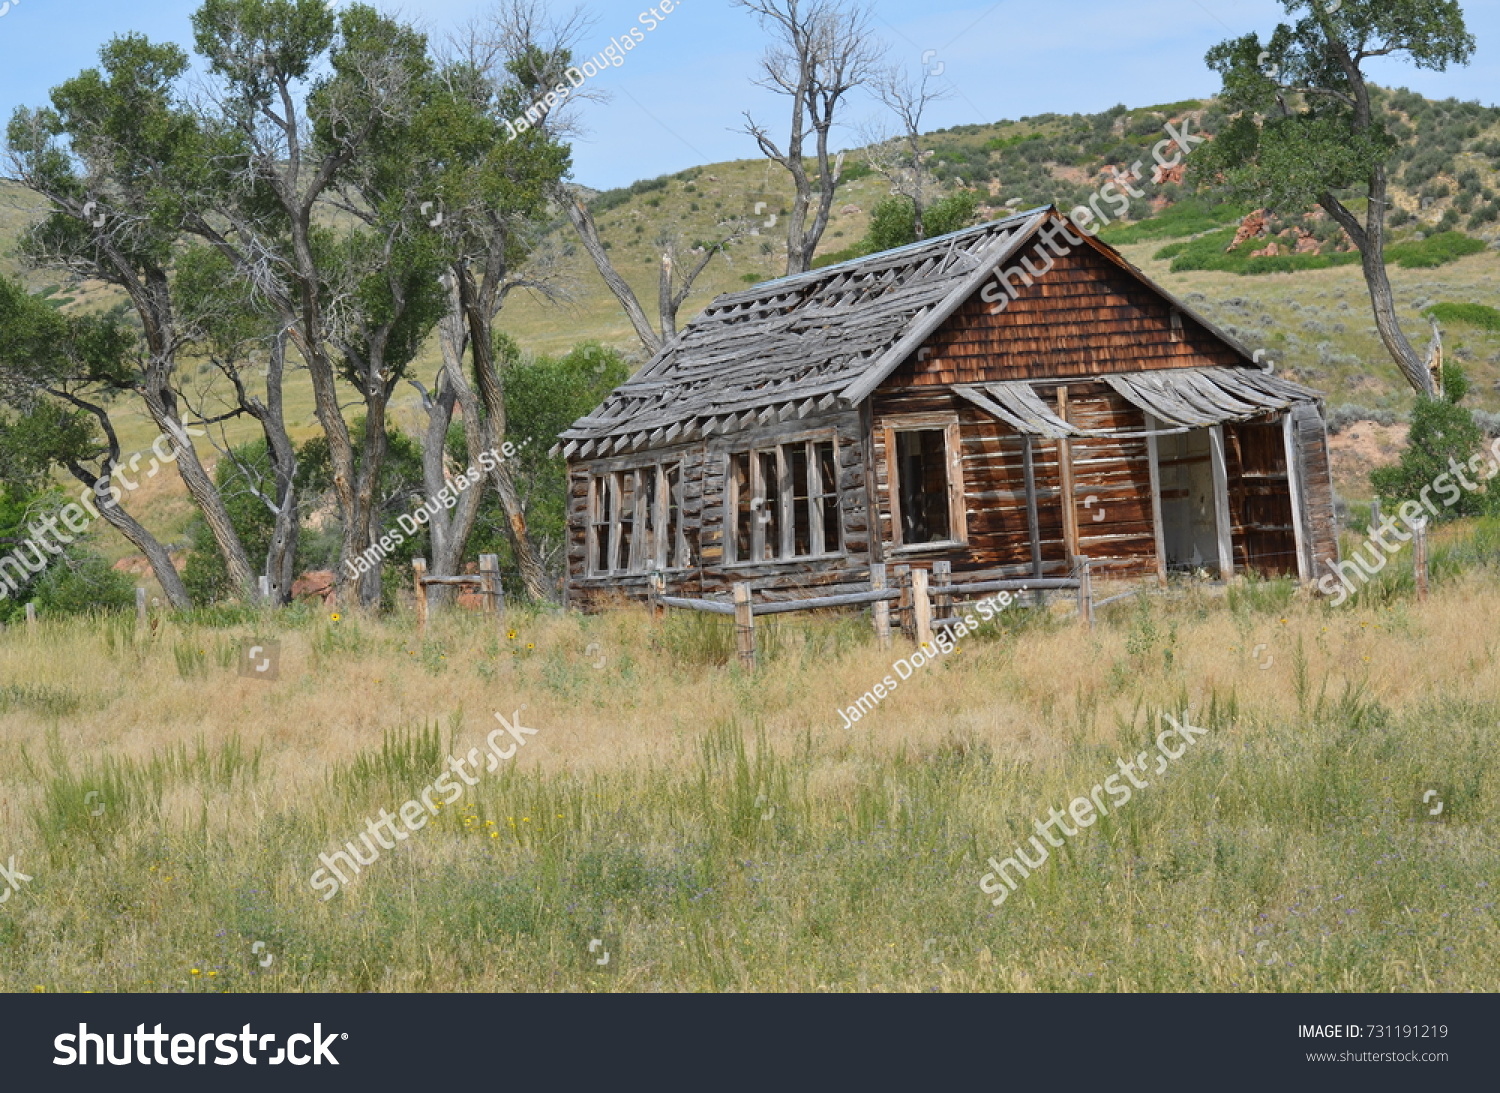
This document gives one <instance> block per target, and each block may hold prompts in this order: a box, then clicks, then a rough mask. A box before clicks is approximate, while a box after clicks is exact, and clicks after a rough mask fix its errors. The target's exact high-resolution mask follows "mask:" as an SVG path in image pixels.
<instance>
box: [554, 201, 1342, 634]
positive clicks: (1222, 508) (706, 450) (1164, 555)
mask: <svg viewBox="0 0 1500 1093" xmlns="http://www.w3.org/2000/svg"><path fill="white" fill-rule="evenodd" d="M560 444H561V447H562V451H563V453H564V455H565V456H566V459H567V464H568V475H569V483H570V510H569V512H570V515H569V526H570V542H569V552H568V594H569V598H570V600H571V601H572V602H574V603H579V604H586V603H587V602H589V601H590V600H593V599H596V598H597V597H598V596H599V594H601V593H606V592H624V593H626V594H629V595H639V594H643V593H644V592H645V591H646V590H647V588H648V581H649V577H650V575H651V574H653V573H660V574H662V575H664V577H665V579H666V584H667V587H668V590H669V591H670V592H672V593H673V594H677V595H692V596H703V595H713V594H717V593H723V592H725V591H726V590H727V589H728V587H729V586H730V585H731V584H734V583H737V582H745V583H748V584H750V585H752V586H753V587H755V588H757V589H762V590H765V593H766V594H767V595H768V596H771V597H773V598H774V597H777V596H778V595H780V594H787V595H796V594H800V595H810V594H822V593H828V592H837V591H842V590H846V589H844V588H840V586H847V587H848V588H850V589H852V588H853V587H856V586H860V587H862V586H864V585H865V582H867V581H868V579H869V566H870V564H871V563H872V562H885V563H901V562H905V563H909V564H910V565H912V566H914V567H930V565H931V564H932V563H933V562H936V561H938V560H946V561H948V562H949V563H951V566H952V569H953V572H954V574H955V576H958V575H960V574H963V573H965V572H971V571H985V573H986V574H987V575H991V576H1002V575H1003V576H1009V575H1015V576H1033V575H1035V576H1066V575H1067V574H1068V572H1069V570H1070V568H1071V564H1072V559H1073V558H1074V557H1076V556H1080V555H1082V556H1087V557H1089V558H1091V559H1095V560H1100V561H1103V560H1111V561H1113V562H1114V563H1117V565H1118V568H1117V569H1116V570H1114V572H1116V573H1119V574H1137V575H1151V574H1157V575H1160V576H1162V577H1165V575H1166V574H1167V573H1168V571H1170V570H1189V571H1194V572H1208V573H1211V574H1214V575H1217V576H1221V577H1229V576H1232V575H1234V574H1237V573H1244V572H1254V573H1258V574H1264V575H1291V576H1295V577H1300V578H1301V579H1302V580H1304V581H1305V580H1309V579H1314V578H1315V577H1317V576H1321V575H1322V574H1323V573H1326V572H1327V564H1328V562H1330V561H1333V560H1337V550H1338V546H1337V538H1336V529H1335V518H1334V502H1333V488H1332V482H1331V479H1330V475H1329V460H1328V450H1327V438H1326V431H1325V427H1324V422H1323V417H1322V403H1321V400H1320V397H1319V395H1318V393H1317V392H1315V391H1313V390H1310V389H1309V388H1306V387H1303V386H1299V385H1298V384H1295V383H1291V382H1288V381H1287V380H1285V379H1282V378H1280V377H1277V376H1276V375H1274V374H1272V373H1271V372H1270V371H1269V369H1267V368H1265V367H1263V366H1261V365H1260V364H1258V363H1257V362H1256V361H1255V360H1254V359H1253V358H1252V356H1251V355H1250V354H1249V353H1248V352H1247V351H1246V350H1245V349H1244V348H1243V347H1242V346H1240V345H1238V344H1236V342H1235V341H1234V340H1233V339H1232V338H1230V337H1228V336H1226V335H1225V334H1224V333H1223V332H1222V331H1219V330H1217V329H1216V328H1215V327H1214V326H1213V325H1212V324H1210V323H1209V322H1207V321H1206V320H1205V319H1203V318H1202V317H1201V316H1199V315H1196V314H1194V313H1193V312H1192V310H1190V309H1189V308H1188V307H1186V306H1184V305H1183V304H1182V303H1181V302H1180V301H1177V300H1175V299H1173V298H1172V296H1170V295H1169V294H1168V293H1167V292H1165V291H1163V290H1162V289H1161V288H1159V287H1158V286H1157V285H1155V284H1153V283H1152V282H1151V281H1150V280H1149V279H1148V278H1146V277H1145V275H1144V274H1142V273H1141V272H1140V271H1139V270H1137V269H1136V268H1135V267H1134V266H1132V265H1131V264H1130V263H1129V262H1127V261H1125V259H1124V258H1122V257H1121V256H1120V255H1119V254H1118V253H1117V252H1116V251H1115V250H1113V249H1112V248H1111V247H1109V246H1107V245H1105V244H1103V243H1101V242H1099V241H1098V240H1096V239H1092V238H1089V237H1087V236H1086V235H1083V234H1082V233H1077V232H1076V229H1074V228H1073V226H1072V225H1071V224H1070V222H1069V221H1067V220H1066V219H1065V218H1063V217H1062V216H1061V215H1059V214H1058V212H1057V210H1056V209H1054V208H1051V207H1048V208H1043V209H1037V210H1032V211H1030V212H1026V213H1021V214H1018V215H1015V216H1011V217H1008V218H1006V219H1003V220H997V221H994V222H991V223H988V224H983V225H980V226H978V227H974V228H970V229H967V230H964V231H960V232H955V233H953V234H952V235H947V236H943V237H941V238H938V239H931V240H927V241H925V242H922V243H919V244H915V245H913V246H909V247H904V248H901V249H898V250H893V251H887V252H884V253H881V254H877V255H873V256H871V257H869V258H864V259H860V260H857V261H853V262H846V263H843V264H842V265H837V266H829V267H827V268H824V269H819V270H814V271H812V272H809V273H805V274H801V275H798V276H794V277H787V278H783V279H781V280H777V281H770V282H767V283H765V284H760V285H756V286H754V287H752V288H749V289H746V290H745V291H742V292H734V293H730V294H728V295H724V296H721V297H719V298H718V299H717V300H715V301H714V302H713V303H712V304H711V305H710V306H709V307H708V308H707V309H706V310H705V311H704V312H703V313H702V314H701V315H700V316H698V318H697V319H695V320H694V321H693V322H692V323H691V324H690V325H688V326H687V327H686V328H685V329H684V330H683V331H682V332H681V334H680V335H679V336H678V337H677V338H676V339H675V340H674V341H672V342H671V343H670V344H669V345H668V346H667V347H666V348H665V349H663V350H662V351H661V352H660V353H659V354H658V355H657V356H656V357H655V358H654V359H653V360H651V361H650V362H649V363H648V364H646V365H645V367H643V368H642V369H641V370H640V371H639V372H638V373H636V374H635V375H634V376H633V377H632V378H631V379H630V380H629V381H628V382H627V383H625V384H624V385H622V386H621V387H619V388H618V389H616V390H615V391H614V392H613V393H612V394H611V395H610V396H609V398H608V399H606V400H605V402H604V404H603V405H601V406H600V407H599V408H598V409H597V410H595V411H594V412H593V413H592V414H590V415H589V416H587V417H585V418H583V419H581V420H579V421H578V422H576V423H575V424H574V425H573V427H572V428H570V429H569V430H568V431H567V432H565V433H563V434H562V436H561V437H560Z"/></svg>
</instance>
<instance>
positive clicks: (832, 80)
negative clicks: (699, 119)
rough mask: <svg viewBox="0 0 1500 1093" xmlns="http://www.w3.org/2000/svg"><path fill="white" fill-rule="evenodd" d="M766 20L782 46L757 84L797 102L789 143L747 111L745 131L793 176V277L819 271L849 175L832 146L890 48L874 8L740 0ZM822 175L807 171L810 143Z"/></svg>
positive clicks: (842, 1) (847, 1)
mask: <svg viewBox="0 0 1500 1093" xmlns="http://www.w3.org/2000/svg"><path fill="white" fill-rule="evenodd" d="M735 3H736V4H738V5H739V6H740V7H742V8H745V9H746V10H748V11H751V12H753V13H754V14H756V15H757V16H759V17H760V21H761V23H762V25H764V26H766V27H767V28H769V29H770V30H771V32H772V34H773V35H774V36H775V41H774V42H773V43H772V44H771V46H770V47H768V48H767V50H766V55H765V57H764V58H763V59H762V61H761V67H762V68H763V69H764V73H765V74H764V76H763V77H762V78H761V79H760V80H758V81H756V82H757V83H759V84H760V86H762V87H765V88H767V89H769V90H771V91H775V92H776V93H778V94H781V95H785V96H786V97H787V98H788V99H790V100H791V107H792V109H791V119H790V124H789V126H788V131H787V138H786V142H785V144H784V145H783V144H779V143H778V142H777V141H776V140H775V139H774V138H773V137H772V136H771V133H770V131H769V130H768V129H767V128H766V127H765V126H764V125H761V124H759V123H758V122H756V120H755V119H754V118H753V117H751V116H750V114H748V113H746V115H745V121H746V125H745V128H744V130H743V132H745V133H747V134H748V135H750V136H751V137H754V138H755V142H756V144H757V145H758V146H759V147H760V151H761V154H762V155H764V156H765V157H766V158H767V159H769V160H771V161H772V162H773V163H777V164H779V165H780V166H781V167H782V168H783V169H784V170H785V171H786V172H787V174H788V175H790V176H791V179H792V186H793V188H794V191H795V196H794V197H793V199H792V211H791V215H790V216H789V217H788V218H787V236H786V242H787V256H786V272H787V274H788V275H789V276H790V275H791V274H796V273H805V272H806V271H807V270H809V269H811V268H812V262H813V254H814V252H815V251H816V250H817V249H818V243H819V241H821V240H822V238H823V232H824V231H826V230H827V228H828V220H829V217H830V216H831V215H832V211H833V198H834V194H835V192H836V191H837V189H838V184H839V180H840V177H841V176H842V172H843V156H842V155H839V156H838V157H837V158H835V157H834V156H833V154H832V153H831V151H830V149H829V141H830V139H831V134H832V130H833V126H834V123H835V122H836V121H837V120H838V118H839V117H840V112H841V107H842V106H843V104H844V101H845V100H846V99H847V97H848V95H849V93H850V92H851V91H853V90H854V89H855V88H857V87H859V86H861V85H862V84H865V83H868V82H869V81H870V80H871V79H872V78H873V77H874V76H875V75H876V72H877V66H878V64H879V61H880V57H881V55H882V53H883V47H882V46H881V45H880V44H879V43H878V42H877V40H876V39H875V37H874V35H873V33H872V32H871V30H870V15H869V11H868V9H867V8H865V7H863V6H861V5H859V4H857V3H853V2H851V0H735ZM809 144H811V145H812V155H813V158H814V159H815V160H816V164H817V177H816V178H814V177H813V176H812V175H810V174H809V173H808V166H807V155H808V145H809Z"/></svg>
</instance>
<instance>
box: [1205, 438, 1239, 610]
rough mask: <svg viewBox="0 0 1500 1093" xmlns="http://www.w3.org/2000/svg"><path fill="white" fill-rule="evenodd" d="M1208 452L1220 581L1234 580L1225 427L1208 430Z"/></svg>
mask: <svg viewBox="0 0 1500 1093" xmlns="http://www.w3.org/2000/svg"><path fill="white" fill-rule="evenodd" d="M1208 452H1209V459H1210V462H1211V466H1212V470H1213V478H1214V523H1215V524H1217V525H1218V541H1219V579H1220V580H1221V581H1232V580H1233V579H1234V532H1233V528H1232V527H1231V525H1230V522H1229V521H1230V516H1229V460H1228V456H1227V455H1226V453H1225V449H1224V426H1222V425H1211V426H1209V429H1208Z"/></svg>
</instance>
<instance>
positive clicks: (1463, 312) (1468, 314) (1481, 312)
mask: <svg viewBox="0 0 1500 1093" xmlns="http://www.w3.org/2000/svg"><path fill="white" fill-rule="evenodd" d="M1422 314H1424V315H1430V316H1431V317H1432V318H1434V319H1436V320H1438V321H1439V322H1443V323H1467V324H1468V325H1469V326H1477V327H1479V328H1480V329H1481V330H1488V331H1489V332H1490V333H1492V334H1500V309H1496V308H1493V307H1490V306H1489V305H1488V304H1434V305H1433V306H1432V307H1429V308H1428V309H1427V310H1426V311H1424V312H1423V313H1422Z"/></svg>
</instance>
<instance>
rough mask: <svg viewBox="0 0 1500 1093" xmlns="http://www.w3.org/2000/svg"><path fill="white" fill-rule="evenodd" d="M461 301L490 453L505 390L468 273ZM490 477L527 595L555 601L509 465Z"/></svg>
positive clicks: (501, 433) (496, 441) (501, 435)
mask: <svg viewBox="0 0 1500 1093" xmlns="http://www.w3.org/2000/svg"><path fill="white" fill-rule="evenodd" d="M459 276H460V285H459V299H460V303H461V306H462V307H463V310H464V315H465V318H466V319H467V321H468V327H469V351H470V353H472V354H473V357H474V375H475V378H476V379H477V380H478V381H479V398H480V401H481V402H482V403H483V404H484V421H483V424H482V429H483V436H484V446H485V447H486V448H488V449H490V450H491V451H496V450H498V449H499V447H500V445H501V444H502V443H503V442H504V440H505V422H506V418H505V387H504V385H503V384H502V383H501V381H500V374H499V372H498V371H497V370H496V368H495V352H494V346H493V345H492V344H491V341H490V322H489V321H488V320H487V318H486V316H485V315H484V310H485V308H484V307H483V305H482V304H480V302H479V299H478V296H477V294H476V293H475V291H474V286H473V284H472V282H471V281H470V280H469V273H468V272H467V271H464V272H463V273H461V274H460V275H459ZM490 477H491V479H493V481H494V483H495V490H496V492H497V493H499V495H500V504H501V506H502V507H503V508H504V509H505V518H506V521H507V523H508V524H509V527H510V539H511V548H512V550H513V551H514V552H515V556H516V568H518V569H519V570H520V571H521V582H522V583H523V584H524V585H525V586H526V594H527V595H529V596H530V597H531V598H532V599H534V600H537V601H538V602H546V601H548V600H551V599H552V598H553V595H552V588H551V585H550V582H548V580H547V569H546V567H545V566H544V565H542V559H541V557H540V556H539V555H538V554H537V551H536V546H535V544H533V543H532V541H531V535H530V533H529V531H528V530H527V527H526V510H525V508H524V506H523V505H522V504H521V495H520V493H519V492H518V491H517V490H516V483H515V479H514V478H513V477H512V476H511V473H510V465H509V463H507V462H506V461H505V460H504V459H500V460H499V461H498V462H497V464H496V466H495V469H494V470H493V471H491V472H490Z"/></svg>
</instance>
